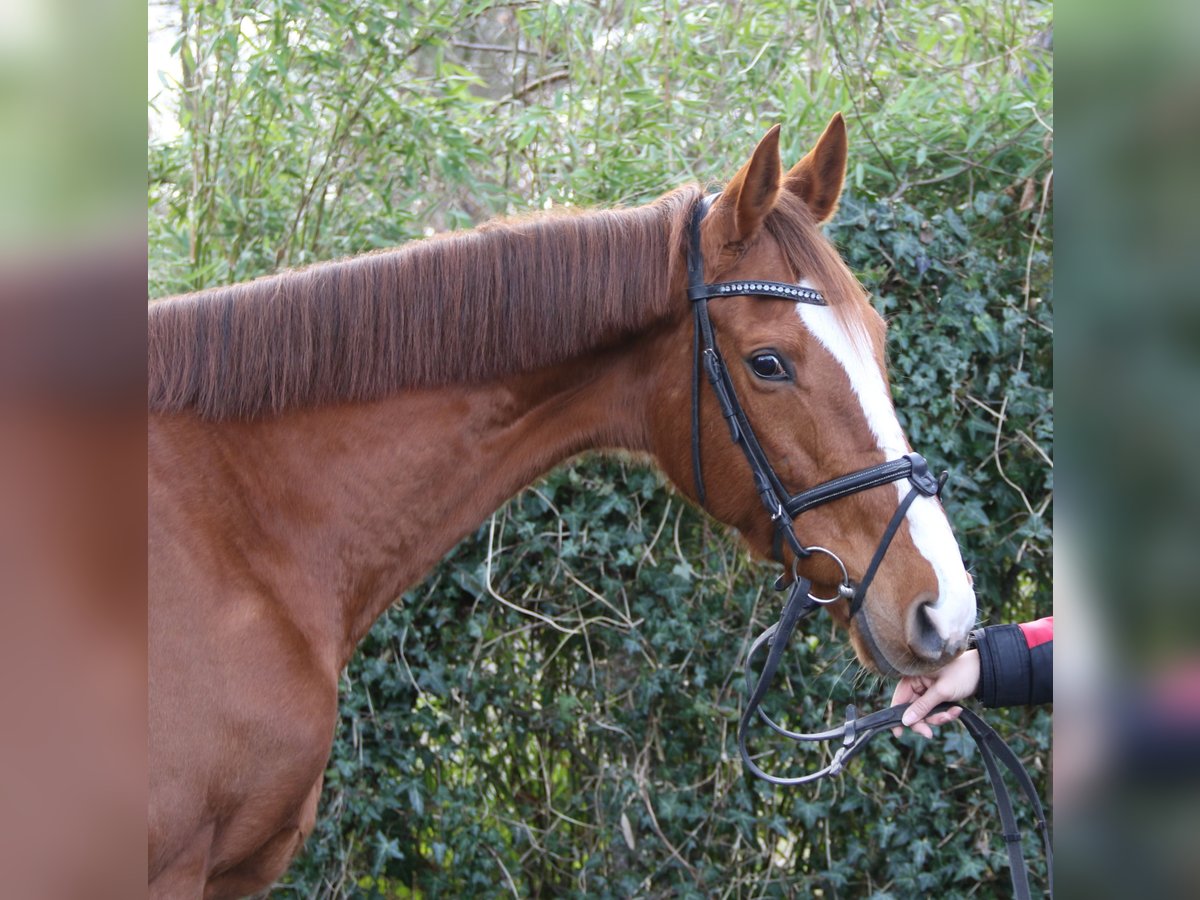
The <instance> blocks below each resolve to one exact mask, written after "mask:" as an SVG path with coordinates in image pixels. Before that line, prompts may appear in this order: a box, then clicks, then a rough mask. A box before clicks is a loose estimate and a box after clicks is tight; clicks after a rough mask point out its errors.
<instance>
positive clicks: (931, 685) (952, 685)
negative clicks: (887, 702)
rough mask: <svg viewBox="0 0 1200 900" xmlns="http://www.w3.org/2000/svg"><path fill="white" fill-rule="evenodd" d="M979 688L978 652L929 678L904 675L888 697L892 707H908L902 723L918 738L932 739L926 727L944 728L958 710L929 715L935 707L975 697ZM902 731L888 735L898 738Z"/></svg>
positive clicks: (958, 707)
mask: <svg viewBox="0 0 1200 900" xmlns="http://www.w3.org/2000/svg"><path fill="white" fill-rule="evenodd" d="M978 687H979V651H978V650H968V651H967V652H966V653H964V654H962V655H961V656H959V657H958V658H957V659H955V660H954V661H953V662H950V663H947V664H946V665H945V666H943V667H942V668H940V669H938V670H937V671H936V672H934V673H932V674H930V675H906V676H905V677H904V678H901V679H900V683H899V684H898V685H896V691H895V693H894V694H892V706H898V705H900V704H901V703H911V704H912V705H911V706H909V708H908V709H906V710H905V711H904V718H903V720H902V721H903V722H904V724H905V725H907V726H908V727H909V728H911V729H912V730H913V731H915V732H916V733H917V734H919V735H921V736H922V737H927V738H931V737H933V730H932V729H931V728H930V727H929V726H930V725H945V724H946V723H947V722H951V721H953V720H954V719H957V718H958V717H959V715H960V714H961V713H962V707H961V706H956V707H954V708H953V709H949V710H946V711H944V712H939V713H934V714H933V715H929V711H930V710H931V709H933V708H934V707H935V706H937V705H938V704H939V703H946V702H949V701H953V700H965V699H966V698H967V697H972V696H974V695H975V689H976V688H978ZM903 730H904V729H902V728H900V727H899V726H897V727H896V728H893V729H892V734H894V735H895V736H896V737H900V735H901V733H902V732H903Z"/></svg>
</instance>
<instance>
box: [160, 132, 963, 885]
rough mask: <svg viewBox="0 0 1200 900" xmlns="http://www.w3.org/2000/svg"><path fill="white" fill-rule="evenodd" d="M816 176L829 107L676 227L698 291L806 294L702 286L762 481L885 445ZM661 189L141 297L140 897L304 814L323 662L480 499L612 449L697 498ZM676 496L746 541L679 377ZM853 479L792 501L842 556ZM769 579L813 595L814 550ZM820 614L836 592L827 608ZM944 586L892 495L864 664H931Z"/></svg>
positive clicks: (883, 500) (722, 445)
mask: <svg viewBox="0 0 1200 900" xmlns="http://www.w3.org/2000/svg"><path fill="white" fill-rule="evenodd" d="M845 166H846V132H845V125H844V123H843V121H842V119H841V116H835V117H834V118H833V120H832V121H831V122H830V123H829V125H828V127H827V128H826V129H825V132H824V133H823V134H822V136H821V138H820V139H819V141H818V142H817V144H816V146H815V147H814V148H813V150H812V151H811V152H810V153H808V154H807V155H806V156H805V157H804V158H803V159H802V160H800V162H799V163H797V164H796V165H795V166H794V167H793V168H791V169H790V170H788V171H784V169H783V167H782V166H781V163H780V156H779V129H778V126H776V127H775V128H773V129H772V130H771V131H770V132H769V133H768V134H767V135H766V137H764V138H763V140H762V141H761V142H760V143H759V145H758V147H757V148H756V149H755V151H754V153H753V155H752V157H751V158H750V160H749V161H748V162H747V163H746V164H745V165H744V166H743V167H742V168H741V169H740V170H739V171H738V173H737V174H736V175H735V176H734V177H733V179H732V180H731V181H730V182H729V184H728V185H727V186H726V187H725V189H724V191H723V193H722V194H721V195H720V197H719V198H718V199H717V200H716V202H715V203H714V204H713V206H712V208H711V210H710V211H709V212H708V214H707V215H706V216H705V218H704V220H703V228H702V231H701V233H700V235H701V236H700V241H701V247H702V249H703V259H704V260H705V261H706V270H705V275H706V276H707V277H708V279H709V280H716V279H742V278H757V279H770V280H774V281H781V282H788V283H792V284H796V283H801V282H803V283H804V284H806V285H809V286H812V287H815V288H818V289H819V290H820V291H821V292H822V294H823V295H824V297H825V300H826V304H827V305H825V306H813V305H808V304H796V303H791V302H779V301H777V300H762V299H754V298H750V297H742V298H735V299H728V300H722V301H720V302H717V303H713V304H712V322H713V324H714V326H715V329H716V334H717V339H718V341H719V344H720V348H721V351H722V354H723V356H724V357H725V359H726V360H728V361H729V363H730V371H731V376H732V379H733V382H734V384H735V385H736V390H737V392H738V395H739V397H740V398H741V402H742V405H743V407H744V408H745V410H746V413H747V415H748V417H749V419H750V421H752V422H753V423H754V427H755V430H756V432H757V435H758V438H759V441H760V442H761V444H762V446H763V448H764V450H765V451H766V453H767V455H768V456H769V458H770V460H771V462H772V463H773V465H774V467H775V470H776V471H777V472H778V474H779V476H780V478H781V479H782V480H783V482H784V483H786V484H788V485H790V486H792V487H793V488H797V487H801V486H805V485H813V484H817V483H819V482H822V481H825V480H827V479H829V478H832V477H834V476H837V475H839V474H841V473H844V472H848V471H853V470H857V469H860V468H863V467H866V466H871V465H875V464H877V463H880V462H883V461H884V460H885V459H892V458H895V457H897V456H899V455H902V454H904V453H906V452H908V451H909V448H908V444H907V441H906V439H905V437H904V435H903V433H902V432H901V429H900V426H899V424H898V422H897V419H896V415H895V412H894V410H893V408H892V404H891V400H890V395H889V391H888V387H887V376H886V373H885V368H884V323H883V321H882V319H881V318H880V317H879V315H877V314H876V313H875V312H874V311H873V309H872V308H871V306H870V305H869V303H868V302H867V300H866V297H865V296H864V293H863V291H862V289H861V288H860V287H859V285H858V284H857V282H856V281H855V280H854V278H853V277H852V275H851V274H850V272H849V271H848V269H847V268H846V266H845V265H844V263H843V262H842V261H841V259H840V258H839V257H838V255H837V253H836V252H835V251H834V249H833V247H832V246H831V245H830V244H829V242H828V241H827V240H826V239H825V238H824V237H823V236H822V234H821V232H820V225H821V224H822V223H823V222H825V221H826V220H827V219H829V217H830V216H831V215H832V214H833V212H834V209H835V208H836V205H837V202H838V198H839V196H840V193H841V188H842V181H843V177H844V173H845ZM700 199H701V191H700V190H699V188H698V187H695V186H691V187H684V188H681V189H678V190H676V191H673V192H671V193H669V194H666V195H665V196H663V197H661V198H660V199H658V200H657V201H655V202H653V203H651V204H649V205H647V206H644V207H640V208H637V209H623V210H608V211H592V212H582V213H570V214H565V213H552V214H544V215H532V216H529V217H527V218H517V219H512V220H502V221H498V222H494V223H490V224H488V225H485V226H483V227H480V228H477V229H475V230H472V231H468V232H465V233H461V234H455V235H450V236H446V237H441V238H437V239H431V240H427V241H420V242H416V243H413V244H411V245H408V246H405V247H402V248H400V249H398V250H393V251H387V252H379V253H374V254H370V255H367V256H363V257H359V258H355V259H350V260H345V261H341V262H333V263H327V264H322V265H317V266H312V267H310V268H307V269H302V270H298V271H291V272H284V273H282V274H280V275H276V276H272V277H268V278H264V279H260V280H258V281H255V282H252V283H249V284H243V285H237V286H234V287H226V288H218V289H214V290H208V291H204V292H201V293H198V294H194V295H189V296H185V297H177V298H173V299H170V300H166V301H162V302H159V303H155V304H152V305H151V307H150V310H149V353H150V362H149V371H150V381H149V406H150V412H151V416H150V425H149V448H148V454H149V503H150V518H149V525H150V529H149V552H150V556H149V560H150V563H149V566H150V568H149V578H150V597H151V600H150V609H149V628H150V634H149V641H150V684H149V688H150V745H149V753H150V806H149V881H150V888H151V894H152V896H154V897H188V898H194V897H208V898H218V897H235V896H242V895H245V894H249V893H253V892H256V891H259V890H262V889H264V888H265V887H267V886H269V885H270V884H271V882H272V881H273V880H274V879H276V878H277V877H278V876H279V875H280V874H281V873H282V872H283V871H284V869H285V868H286V867H287V865H288V863H289V861H290V860H291V859H292V858H293V856H294V855H295V854H296V852H297V850H298V849H299V848H300V846H301V844H302V843H303V841H304V839H305V837H306V836H307V835H308V833H309V832H310V831H311V830H312V828H313V825H314V820H315V816H316V811H317V801H318V798H319V796H320V792H321V780H322V774H323V771H324V769H325V766H326V763H327V760H328V757H329V753H330V748H331V744H332V738H333V730H334V727H335V724H336V722H337V690H338V676H339V673H340V671H341V670H342V668H343V667H344V666H345V665H346V663H347V661H348V660H349V659H350V657H351V655H352V654H353V653H354V649H355V646H356V645H357V644H358V642H359V641H360V640H361V639H362V637H363V636H364V635H365V634H366V633H367V631H368V630H369V629H370V628H371V625H372V623H374V622H375V620H376V619H377V618H378V617H379V615H380V614H381V613H382V612H383V611H384V610H385V609H386V608H387V607H388V606H389V604H391V603H392V602H393V601H394V600H395V599H396V597H397V596H398V595H399V594H400V593H401V592H402V591H404V590H405V589H406V588H407V587H409V586H411V585H413V584H414V583H416V582H417V581H418V580H419V579H420V578H421V577H422V576H423V575H424V574H425V573H426V572H428V571H429V569H430V568H431V567H432V566H433V565H434V564H435V563H436V562H437V561H438V560H439V559H440V558H441V557H442V556H443V555H444V554H446V553H447V552H448V551H449V550H450V549H451V548H452V547H453V546H454V545H455V543H456V542H458V541H459V540H460V539H461V538H463V537H464V536H465V535H467V534H469V533H471V532H472V530H474V529H475V528H477V527H478V526H479V524H480V523H481V522H482V521H484V519H486V517H487V516H488V515H489V514H490V513H491V512H493V511H494V510H495V509H496V508H497V507H498V506H500V504H502V503H503V502H504V501H505V499H507V498H508V497H511V496H512V495H513V494H514V493H516V492H517V491H519V490H520V489H521V488H523V487H524V486H526V485H528V484H529V483H530V482H531V481H533V480H534V479H536V478H538V477H539V476H540V475H542V474H544V473H545V472H547V471H548V470H549V469H551V468H552V467H554V466H556V465H558V464H559V463H561V462H563V461H564V460H566V459H568V458H570V457H572V456H575V455H576V454H579V453H582V452H584V451H588V450H598V449H614V448H618V449H622V450H626V451H630V452H632V453H634V454H638V455H641V456H642V457H644V458H646V459H647V460H649V461H652V462H653V463H654V464H655V465H657V466H658V467H659V468H660V469H661V470H662V471H663V472H664V473H665V474H666V476H667V477H668V478H669V479H670V480H671V481H672V483H673V484H674V485H675V487H676V489H677V490H679V491H681V492H682V493H684V494H685V495H687V496H689V497H690V498H691V499H692V500H696V499H697V497H696V494H695V488H694V484H695V479H694V473H693V468H692V456H691V452H690V451H691V441H692V435H691V419H690V415H689V410H690V406H691V373H692V351H693V347H692V339H693V338H692V331H691V329H692V315H691V309H690V308H689V303H688V300H687V296H686V283H687V278H686V260H687V248H688V224H689V222H690V220H691V217H692V213H693V211H694V209H695V207H696V204H697V203H698V202H700ZM700 411H701V417H700V421H701V423H702V425H701V428H700V431H699V443H700V446H701V447H702V450H703V456H702V459H703V470H704V471H703V474H704V480H705V483H706V485H707V496H706V497H705V500H704V508H705V510H706V511H707V512H708V513H710V514H711V515H712V516H714V517H715V518H717V519H719V520H720V521H722V522H724V523H727V524H728V525H730V526H732V527H733V528H735V529H737V531H738V532H740V533H741V535H742V536H743V537H744V539H745V542H746V543H747V544H748V546H749V547H750V549H751V550H752V551H753V552H755V553H756V554H758V555H761V556H768V555H771V554H772V552H773V548H772V532H773V525H772V522H771V521H770V517H769V516H768V515H766V513H765V512H764V510H763V508H762V506H761V504H760V501H759V497H758V495H757V493H756V492H755V489H754V484H753V481H752V479H751V476H750V471H749V468H748V465H747V462H746V459H745V457H744V456H743V455H742V453H741V452H740V451H739V450H738V448H737V447H736V446H735V445H734V444H732V443H731V442H730V440H729V432H728V430H727V429H726V427H725V424H724V422H723V421H722V419H721V415H720V410H719V409H718V406H717V403H716V401H715V400H714V398H713V396H712V393H711V392H708V391H705V392H703V394H702V396H701V410H700ZM898 503H899V493H898V490H897V486H896V485H884V486H881V487H877V488H873V489H871V490H867V491H863V492H861V493H858V494H855V495H853V496H851V497H847V498H845V499H841V500H838V501H837V502H833V503H829V504H827V505H825V506H821V507H819V508H816V509H813V510H812V511H810V512H807V513H805V514H804V515H803V517H802V518H803V529H804V531H805V533H806V535H808V536H810V537H812V536H817V537H819V543H821V544H822V545H824V546H826V547H835V548H837V553H838V555H839V556H840V558H841V559H842V560H843V561H844V563H845V565H846V566H847V568H848V570H849V572H850V575H851V576H853V577H858V576H861V574H862V571H863V569H864V568H865V567H866V566H867V565H868V563H869V560H870V558H871V555H872V553H873V551H874V550H875V548H876V546H877V544H878V542H879V538H880V531H881V530H882V529H883V527H884V525H885V524H886V523H887V522H888V520H889V518H890V517H892V515H893V514H894V513H895V512H896V511H897V509H898ZM799 567H800V572H801V573H802V574H804V575H805V576H807V577H809V578H811V579H812V580H813V583H814V585H816V586H817V587H818V588H819V589H821V590H823V591H825V592H826V593H828V592H829V591H830V590H836V586H837V584H838V582H839V581H840V579H841V576H840V574H839V573H838V572H835V571H833V570H834V568H835V567H834V566H832V565H831V564H830V563H829V560H828V559H826V558H825V557H824V556H821V555H814V556H812V557H810V558H808V559H805V560H803V561H801V562H800V563H799ZM833 611H834V615H835V616H837V617H839V618H840V620H841V621H842V622H843V623H846V620H847V619H848V618H849V615H848V612H847V609H846V604H845V602H844V601H840V600H839V601H837V602H835V603H834V604H833ZM974 619H975V598H974V593H973V591H972V589H971V586H970V580H969V577H968V575H967V574H966V571H965V570H964V567H963V564H962V559H961V557H960V555H959V551H958V547H957V545H956V543H955V541H954V538H953V536H952V534H951V531H950V526H949V524H948V522H947V520H946V518H945V515H944V513H943V511H942V509H941V506H940V504H939V503H938V501H937V500H936V499H935V498H932V497H922V498H920V499H918V500H917V501H916V502H915V503H914V504H913V505H912V507H911V508H910V509H909V510H908V512H907V514H906V515H905V517H904V519H903V521H902V523H901V527H900V530H899V531H898V532H897V533H896V536H895V539H894V541H893V543H892V545H891V547H890V549H889V550H888V552H887V555H886V558H885V559H884V561H883V565H882V566H881V567H880V568H879V570H878V573H877V576H876V578H875V581H874V587H873V588H872V597H871V600H870V602H868V603H867V604H865V606H864V608H863V609H862V610H861V611H860V612H859V614H857V615H855V616H854V618H853V621H851V622H849V623H848V626H849V636H850V640H851V641H852V643H853V645H854V648H855V650H856V652H857V655H858V657H859V659H860V660H861V662H862V663H863V665H865V666H867V667H869V668H870V669H872V670H874V671H877V672H882V673H884V674H889V675H895V674H897V673H918V672H922V671H928V670H929V669H931V668H933V667H935V666H938V665H940V664H944V663H945V662H946V661H947V660H948V659H950V658H951V657H952V656H954V655H955V654H957V653H958V652H959V651H960V650H961V649H962V647H963V645H964V643H965V639H966V637H967V633H968V629H969V628H970V627H971V626H972V625H973V624H974Z"/></svg>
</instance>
